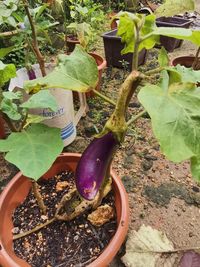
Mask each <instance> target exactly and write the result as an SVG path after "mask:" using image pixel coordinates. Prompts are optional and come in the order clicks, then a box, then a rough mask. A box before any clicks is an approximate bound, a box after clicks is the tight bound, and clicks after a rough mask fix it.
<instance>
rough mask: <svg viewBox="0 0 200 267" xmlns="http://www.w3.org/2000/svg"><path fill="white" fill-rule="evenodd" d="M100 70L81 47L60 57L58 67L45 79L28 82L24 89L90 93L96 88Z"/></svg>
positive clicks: (77, 46) (78, 46)
mask: <svg viewBox="0 0 200 267" xmlns="http://www.w3.org/2000/svg"><path fill="white" fill-rule="evenodd" d="M97 82H98V69H97V64H96V62H95V60H94V59H93V58H92V57H91V56H89V55H88V54H87V53H86V52H85V51H84V49H83V48H82V47H81V46H80V45H76V48H75V50H74V51H73V52H72V53H71V54H70V55H69V56H68V55H60V56H59V62H58V65H57V66H56V67H55V69H54V70H53V71H52V72H51V73H50V74H48V75H47V76H45V77H42V78H38V79H35V80H32V81H27V82H25V84H24V88H25V89H26V90H28V91H29V92H31V91H32V90H34V91H35V90H36V91H39V90H40V89H43V88H44V89H48V88H63V89H67V90H73V91H78V92H88V91H90V90H92V89H93V88H95V87H96V85H97Z"/></svg>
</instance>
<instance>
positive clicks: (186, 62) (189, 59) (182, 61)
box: [171, 56, 194, 68]
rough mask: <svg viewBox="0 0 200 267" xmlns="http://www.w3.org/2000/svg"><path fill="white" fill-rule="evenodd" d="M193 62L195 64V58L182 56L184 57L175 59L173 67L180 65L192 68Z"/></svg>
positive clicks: (172, 63)
mask: <svg viewBox="0 0 200 267" xmlns="http://www.w3.org/2000/svg"><path fill="white" fill-rule="evenodd" d="M193 62H194V57H192V56H191V57H189V56H182V57H177V58H174V59H173V60H172V62H171V65H172V66H176V65H178V64H180V65H181V66H185V67H186V68H191V67H192V64H193Z"/></svg>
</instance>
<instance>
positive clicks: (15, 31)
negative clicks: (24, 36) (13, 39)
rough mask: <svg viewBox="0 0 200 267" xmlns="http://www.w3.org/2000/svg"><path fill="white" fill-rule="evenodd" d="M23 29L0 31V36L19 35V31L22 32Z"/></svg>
mask: <svg viewBox="0 0 200 267" xmlns="http://www.w3.org/2000/svg"><path fill="white" fill-rule="evenodd" d="M21 32H22V31H21V30H14V31H9V32H1V33H0V38H1V37H10V36H14V35H17V34H19V33H21Z"/></svg>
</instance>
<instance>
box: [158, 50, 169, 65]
mask: <svg viewBox="0 0 200 267" xmlns="http://www.w3.org/2000/svg"><path fill="white" fill-rule="evenodd" d="M158 62H159V65H160V67H166V66H168V65H169V57H168V53H167V51H166V49H165V48H164V47H161V49H160V50H159V54H158Z"/></svg>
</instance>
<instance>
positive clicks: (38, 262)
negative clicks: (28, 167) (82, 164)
mask: <svg viewBox="0 0 200 267" xmlns="http://www.w3.org/2000/svg"><path fill="white" fill-rule="evenodd" d="M73 178H74V177H73V173H72V172H63V173H61V174H58V175H56V176H55V177H54V178H52V179H50V180H41V181H39V185H40V190H41V193H42V196H43V199H44V202H45V205H46V206H47V207H48V210H47V214H46V215H41V213H40V210H39V208H38V205H37V202H36V199H35V197H34V195H33V193H32V190H31V191H30V192H29V194H28V196H27V198H26V200H25V201H24V202H23V203H22V204H21V205H20V206H18V207H17V209H16V210H15V212H14V215H13V224H14V228H13V232H14V234H18V233H19V232H20V233H21V232H24V231H28V230H31V229H33V228H34V227H35V226H36V225H39V224H42V223H45V222H46V221H47V219H51V218H53V216H54V214H55V212H56V205H57V203H59V201H60V200H61V198H62V197H63V195H65V194H66V193H68V192H69V190H70V189H71V188H72V187H74V179H73ZM75 201H78V199H77V200H75ZM102 204H108V205H109V206H111V207H113V206H114V196H113V194H111V193H110V194H109V195H108V196H107V197H106V198H105V199H104V201H103V203H102ZM66 208H67V209H69V208H71V209H72V211H73V208H72V207H71V206H70V205H69V207H66V206H65V209H66ZM88 213H89V211H88V212H87V213H85V214H84V215H82V216H79V217H78V218H76V219H75V220H72V221H70V222H64V221H54V222H53V223H51V224H49V225H48V226H47V227H45V228H42V229H41V230H40V231H37V232H35V233H32V234H30V235H28V236H26V237H23V238H20V239H17V240H15V241H14V250H15V253H16V254H17V255H18V256H19V257H20V258H22V259H24V260H26V261H27V262H28V263H29V264H30V265H31V266H32V267H64V266H68V267H74V266H76V267H78V266H81V267H84V266H87V265H88V264H89V263H91V262H92V261H94V260H95V259H96V258H97V257H98V256H99V255H100V254H101V252H102V250H103V249H104V247H105V246H106V245H107V244H108V243H109V241H110V239H111V238H112V236H113V234H114V233H115V231H116V226H117V224H116V219H115V218H113V219H111V220H110V221H109V222H107V223H106V224H104V225H103V226H101V227H95V226H93V225H92V224H91V223H90V222H89V221H88V220H87V215H88Z"/></svg>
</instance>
